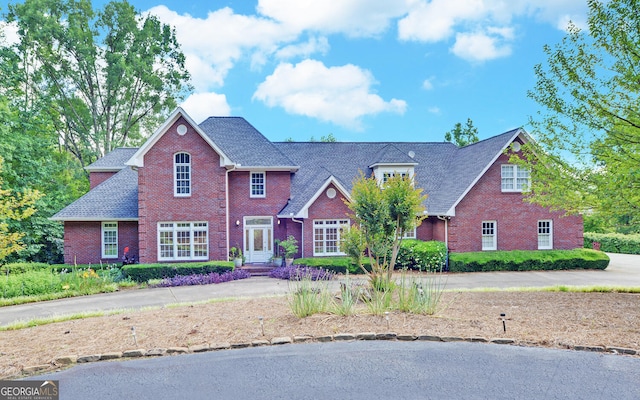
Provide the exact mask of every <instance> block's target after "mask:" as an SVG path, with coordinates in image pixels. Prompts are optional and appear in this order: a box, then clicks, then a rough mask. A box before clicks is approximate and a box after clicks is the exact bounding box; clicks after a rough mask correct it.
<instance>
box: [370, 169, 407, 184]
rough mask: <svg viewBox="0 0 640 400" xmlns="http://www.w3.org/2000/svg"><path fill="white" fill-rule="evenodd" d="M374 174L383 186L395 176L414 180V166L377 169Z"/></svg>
mask: <svg viewBox="0 0 640 400" xmlns="http://www.w3.org/2000/svg"><path fill="white" fill-rule="evenodd" d="M373 173H374V175H375V177H376V179H377V180H378V182H380V184H381V185H384V184H385V183H387V181H388V180H389V179H391V178H392V177H394V176H400V177H402V178H409V179H411V178H413V173H414V172H413V166H397V167H396V166H390V167H386V166H385V167H380V166H378V167H375V168H374V169H373Z"/></svg>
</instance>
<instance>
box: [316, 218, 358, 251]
mask: <svg viewBox="0 0 640 400" xmlns="http://www.w3.org/2000/svg"><path fill="white" fill-rule="evenodd" d="M345 226H347V227H348V226H349V220H346V219H343V220H337V219H331V220H329V219H327V220H314V221H313V255H314V256H328V255H344V254H345V253H344V252H341V251H340V234H341V233H342V230H343V229H344V227H345Z"/></svg>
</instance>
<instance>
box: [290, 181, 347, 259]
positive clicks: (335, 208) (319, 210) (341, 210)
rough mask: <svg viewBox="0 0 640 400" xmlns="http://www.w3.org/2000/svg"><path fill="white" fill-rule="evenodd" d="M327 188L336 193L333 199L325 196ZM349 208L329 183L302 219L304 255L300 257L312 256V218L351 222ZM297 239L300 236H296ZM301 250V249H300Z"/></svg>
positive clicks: (338, 192) (336, 189)
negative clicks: (307, 215)
mask: <svg viewBox="0 0 640 400" xmlns="http://www.w3.org/2000/svg"><path fill="white" fill-rule="evenodd" d="M329 188H333V189H335V191H336V193H337V195H336V197H334V198H333V199H330V198H329V197H327V190H328V189H329ZM350 213H351V210H349V207H347V205H346V204H345V203H344V197H343V196H342V195H341V193H340V191H339V190H338V188H336V187H335V186H334V185H333V184H331V185H329V187H327V188H326V189H325V190H324V191H322V193H320V196H318V198H317V199H316V201H315V202H314V203H313V204H312V205H311V206H310V207H309V217H308V218H307V219H305V220H304V255H299V256H300V257H313V220H314V219H349V221H350V222H351V223H353V220H352V219H351V218H349V214H350ZM296 239H298V241H300V240H301V238H300V237H296ZM300 250H301V251H302V249H300Z"/></svg>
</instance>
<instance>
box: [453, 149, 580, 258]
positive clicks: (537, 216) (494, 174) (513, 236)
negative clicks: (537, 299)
mask: <svg viewBox="0 0 640 400" xmlns="http://www.w3.org/2000/svg"><path fill="white" fill-rule="evenodd" d="M508 159H509V157H508V155H504V154H503V155H501V156H500V157H499V158H498V160H497V161H496V162H495V163H494V164H493V165H492V166H491V167H490V168H489V170H488V171H487V172H486V173H485V175H484V176H483V177H482V178H480V180H479V181H478V182H477V183H476V185H475V186H474V187H473V188H472V189H471V190H470V191H469V193H468V194H467V195H466V196H465V198H464V199H463V200H462V201H461V202H460V203H459V204H458V206H457V207H456V215H455V217H451V221H450V223H449V249H450V250H451V251H453V252H467V251H481V250H482V236H481V235H482V221H496V223H497V236H498V241H497V243H498V250H536V249H537V248H538V220H542V219H551V220H553V248H554V249H573V248H577V247H582V240H583V239H582V232H583V225H582V217H581V216H576V215H573V216H563V214H564V213H562V212H551V211H549V210H548V209H546V208H543V207H540V206H538V205H535V204H530V203H526V202H523V201H522V200H523V195H522V194H521V193H502V191H501V176H500V174H501V170H500V169H501V167H500V166H501V165H502V164H508Z"/></svg>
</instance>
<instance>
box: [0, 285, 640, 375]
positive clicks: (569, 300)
mask: <svg viewBox="0 0 640 400" xmlns="http://www.w3.org/2000/svg"><path fill="white" fill-rule="evenodd" d="M442 304H443V306H446V308H444V309H443V310H441V311H440V312H438V313H437V314H436V315H434V316H425V315H412V314H405V313H399V312H392V313H390V314H389V319H388V321H387V320H386V318H385V317H384V316H374V315H367V314H366V310H365V309H364V308H363V309H361V313H359V314H357V315H354V316H348V317H340V316H335V315H327V314H322V315H314V316H311V317H307V318H303V319H298V318H296V317H295V316H293V314H292V313H291V311H290V309H289V307H288V303H287V299H286V298H285V297H270V298H259V299H250V300H234V301H225V302H217V303H209V304H199V305H191V306H182V307H175V308H163V309H156V310H147V311H131V312H126V313H122V314H115V315H111V316H104V317H94V318H86V319H82V320H74V321H67V322H60V323H54V324H49V325H43V326H39V327H33V328H26V329H21V330H15V331H5V332H0V377H5V378H6V377H15V376H18V375H20V374H21V372H22V369H23V368H24V367H28V366H35V365H42V364H52V361H53V360H55V359H56V358H59V357H64V356H70V355H77V356H83V355H93V354H105V353H110V352H122V351H126V350H132V349H158V348H163V349H166V348H171V347H189V346H196V345H201V344H210V345H214V344H219V343H231V344H240V343H251V342H252V341H255V340H271V339H272V338H274V337H283V336H288V337H293V336H296V335H309V336H313V337H319V336H326V335H334V334H338V333H355V334H357V333H363V332H375V333H385V332H395V333H397V334H413V335H434V336H441V337H464V338H470V337H484V338H487V339H495V338H510V339H514V340H515V344H517V345H523V346H545V347H555V348H572V347H573V346H577V345H586V346H608V347H621V348H630V349H635V350H640V295H638V294H618V293H566V292H560V293H550V292H460V293H454V292H447V293H445V294H444V296H443V300H442ZM501 313H505V314H506V318H507V319H506V322H505V323H506V329H507V330H506V332H504V330H503V325H502V320H501V319H500V314H501ZM259 317H263V321H264V335H263V332H262V328H261V326H260V322H259ZM132 327H135V332H136V336H135V340H136V342H134V337H133V335H132ZM55 368H56V366H54V365H53V364H52V365H51V369H55Z"/></svg>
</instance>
